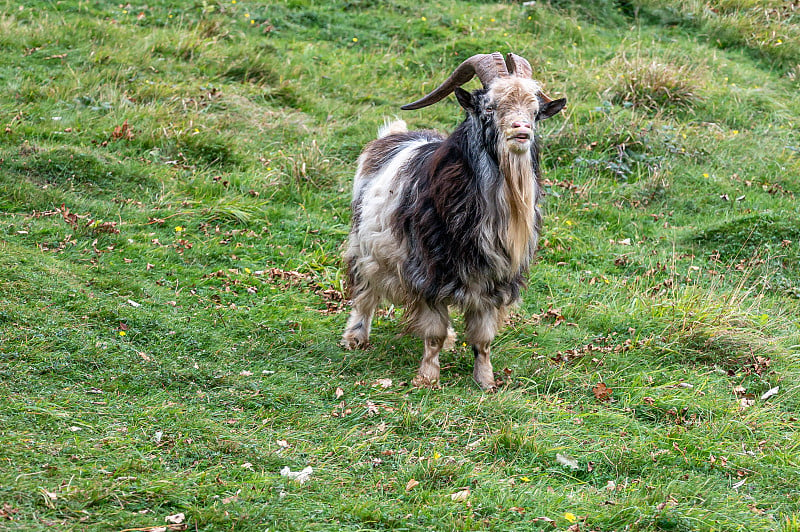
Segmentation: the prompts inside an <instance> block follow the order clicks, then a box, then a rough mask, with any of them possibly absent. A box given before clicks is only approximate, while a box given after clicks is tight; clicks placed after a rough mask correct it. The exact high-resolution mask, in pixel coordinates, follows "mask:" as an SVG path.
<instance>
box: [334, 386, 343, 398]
mask: <svg viewBox="0 0 800 532" xmlns="http://www.w3.org/2000/svg"><path fill="white" fill-rule="evenodd" d="M334 395H335V396H336V398H337V399H339V398H340V397H341V396H343V395H344V390H342V389H341V388H336V392H334Z"/></svg>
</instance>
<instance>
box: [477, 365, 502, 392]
mask: <svg viewBox="0 0 800 532" xmlns="http://www.w3.org/2000/svg"><path fill="white" fill-rule="evenodd" d="M472 378H473V379H474V380H475V382H476V383H477V384H478V386H480V387H481V390H483V391H484V392H488V393H491V392H496V391H497V381H495V380H494V373H492V371H491V370H489V371H486V372H480V373H479V372H477V371H476V372H474V373H473V374H472Z"/></svg>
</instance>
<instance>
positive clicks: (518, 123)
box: [511, 120, 532, 129]
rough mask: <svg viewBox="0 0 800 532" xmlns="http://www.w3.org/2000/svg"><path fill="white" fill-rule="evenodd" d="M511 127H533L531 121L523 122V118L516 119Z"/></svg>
mask: <svg viewBox="0 0 800 532" xmlns="http://www.w3.org/2000/svg"><path fill="white" fill-rule="evenodd" d="M511 127H513V128H515V129H516V128H521V127H524V128H525V129H532V128H531V123H530V122H523V121H521V120H517V121H515V122H514V123H513V124H511Z"/></svg>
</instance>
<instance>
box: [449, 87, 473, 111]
mask: <svg viewBox="0 0 800 532" xmlns="http://www.w3.org/2000/svg"><path fill="white" fill-rule="evenodd" d="M453 92H455V94H456V99H457V100H458V103H459V105H461V107H463V108H464V109H465V110H467V111H474V110H475V102H474V100H473V99H472V94H471V93H469V92H467V91H465V90H464V89H462V88H461V87H456V88H455V91H453Z"/></svg>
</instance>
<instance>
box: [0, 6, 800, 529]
mask: <svg viewBox="0 0 800 532" xmlns="http://www.w3.org/2000/svg"><path fill="white" fill-rule="evenodd" d="M495 50H496V51H501V52H506V51H514V52H515V53H517V54H520V55H522V56H524V57H526V58H528V59H529V60H530V62H531V64H532V65H533V68H534V72H535V74H534V75H535V77H536V78H537V79H539V80H541V81H542V82H543V83H544V84H545V86H546V89H547V91H548V92H549V94H550V95H551V96H552V97H562V96H566V97H567V98H568V102H569V106H568V109H567V110H566V111H565V113H563V114H562V115H559V117H558V118H554V119H553V120H549V121H547V122H546V123H545V124H544V130H543V139H542V143H543V168H544V172H543V173H544V178H545V179H546V189H547V196H546V202H545V211H546V216H545V226H544V232H543V239H542V245H541V249H540V250H539V253H538V261H537V263H536V264H535V266H534V267H533V268H532V271H531V273H530V276H529V283H528V288H527V290H526V291H525V295H524V298H523V302H522V304H521V305H520V307H519V308H518V309H517V310H516V311H515V312H514V314H513V315H512V316H511V319H510V320H509V324H508V325H507V327H506V328H505V329H504V331H503V332H502V333H501V335H500V336H499V337H498V339H497V340H496V341H495V344H494V351H493V355H494V356H493V359H494V365H495V369H496V371H497V373H498V375H497V376H498V378H499V379H500V380H501V381H502V385H501V386H500V388H499V390H498V391H497V393H494V394H484V393H482V392H481V391H480V390H479V388H478V387H477V385H476V384H475V383H474V382H473V381H472V379H471V370H472V360H471V359H472V357H471V354H470V352H469V350H468V348H467V346H465V345H463V343H462V342H461V341H459V342H458V343H457V347H456V348H455V350H454V351H451V352H447V353H444V354H443V360H442V365H443V371H442V383H441V388H440V389H436V390H431V389H416V388H414V387H412V386H411V385H410V381H411V378H412V377H413V375H414V372H415V371H416V368H417V365H418V363H419V357H420V354H421V350H422V346H421V342H420V341H419V340H418V339H414V338H409V337H406V336H402V335H400V333H401V332H402V328H401V325H400V321H401V317H402V309H394V308H387V309H385V311H383V312H382V313H381V314H380V316H379V318H378V319H377V322H376V323H375V328H374V335H373V338H372V341H373V345H372V346H371V348H370V349H368V350H366V351H363V352H345V351H343V350H342V349H341V348H340V347H339V345H338V342H339V338H340V335H341V332H342V328H343V326H344V323H345V320H346V312H347V310H348V306H347V303H346V301H345V299H346V296H345V294H346V286H345V278H346V276H345V274H344V272H343V269H342V264H341V260H340V255H341V251H342V249H343V243H344V241H345V238H346V235H347V231H348V224H349V217H350V213H349V192H350V179H351V177H352V174H353V172H354V170H355V159H356V157H357V156H358V153H359V151H360V149H361V147H362V146H363V145H364V144H365V143H366V142H368V141H369V140H370V139H372V138H374V135H375V133H376V131H377V128H378V127H379V126H380V125H381V124H382V123H383V121H384V119H385V118H386V117H392V116H395V115H398V116H402V117H403V118H404V119H406V120H407V121H408V122H409V124H410V125H411V126H412V127H418V128H431V127H432V128H436V129H439V130H442V131H448V130H451V129H452V128H454V127H455V125H456V124H457V123H458V122H459V121H460V120H461V117H462V112H461V110H460V109H459V108H458V106H457V105H456V103H455V100H454V99H453V98H450V99H449V100H447V101H446V102H445V103H441V104H438V105H435V106H433V107H430V108H426V109H423V110H420V111H413V112H402V111H400V110H399V106H400V105H402V104H405V103H408V102H410V101H413V100H415V99H417V98H418V97H419V96H421V95H423V94H425V93H426V92H427V91H428V90H430V89H431V88H433V87H434V86H435V84H438V83H439V82H440V81H441V80H442V79H444V77H445V76H446V75H447V74H449V72H450V71H451V70H452V68H454V67H455V66H456V65H457V64H458V63H459V62H460V61H461V60H463V58H465V57H467V56H469V55H472V54H474V53H485V52H492V51H495ZM472 83H473V84H474V83H475V82H472ZM472 86H474V85H472V84H471V85H470V87H472ZM400 113H403V114H402V115H400ZM798 128H800V6H798V4H797V2H796V1H795V2H790V1H784V0H703V1H700V0H689V1H684V0H666V1H658V2H656V1H654V0H586V1H583V2H578V1H572V0H550V1H540V2H536V3H535V4H533V5H529V6H525V5H523V4H521V3H516V2H512V3H499V2H479V1H463V2H462V1H453V0H441V1H436V2H431V3H422V2H413V1H410V0H387V1H375V0H330V1H326V2H317V1H313V0H275V1H274V2H268V3H266V4H264V3H256V2H250V1H248V0H226V1H222V2H213V1H205V0H204V1H202V2H201V1H199V0H198V1H196V2H166V1H164V0H153V1H151V2H148V3H146V4H144V3H140V4H135V3H131V4H122V3H120V2H106V1H102V0H89V1H85V0H82V1H78V0H65V1H60V2H52V1H36V0H34V1H29V2H8V1H5V0H0V268H1V269H2V274H0V282H1V283H2V284H1V285H0V287H1V288H0V529H2V530H15V531H16V530H19V531H22V530H25V531H33V530H157V529H158V528H157V527H167V526H168V527H169V529H170V530H206V531H218V530H236V531H249V530H253V531H256V530H258V531H263V530H352V531H356V530H359V531H361V530H425V529H428V530H570V531H573V532H574V531H612V530H677V531H689V530H706V531H712V530H713V531H772V530H778V531H783V532H789V531H792V532H796V531H798V530H800V488H798V486H800V420H799V419H800V334H798V333H799V332H800V331H799V329H800V299H799V298H800V214H799V213H800V209H798V204H797V201H798V198H797V196H798V195H800V136H799V135H798ZM456 325H457V330H458V327H459V326H460V325H461V322H460V321H458V320H457V322H456ZM309 466H310V467H312V468H313V474H312V475H311V477H310V479H309V480H308V481H307V482H304V483H300V482H297V481H293V480H290V479H289V478H288V477H286V476H282V475H281V474H280V471H281V470H282V468H284V467H290V468H291V470H292V471H298V470H302V469H303V468H305V467H309ZM177 514H184V515H183V519H181V518H180V517H174V516H176V515H177ZM167 517H172V521H174V522H168V521H166V520H165V519H166V518H167Z"/></svg>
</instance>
